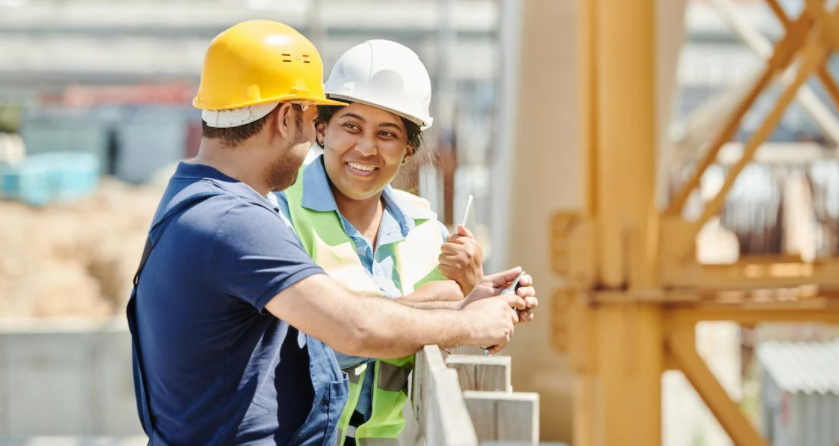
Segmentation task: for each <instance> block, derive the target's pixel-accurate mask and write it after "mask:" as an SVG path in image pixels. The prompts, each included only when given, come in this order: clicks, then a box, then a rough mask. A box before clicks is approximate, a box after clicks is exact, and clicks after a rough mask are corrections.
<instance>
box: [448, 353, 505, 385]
mask: <svg viewBox="0 0 839 446" xmlns="http://www.w3.org/2000/svg"><path fill="white" fill-rule="evenodd" d="M446 365H448V366H449V367H451V368H453V369H455V370H456V371H457V376H458V379H459V380H460V389H461V390H485V391H501V392H510V391H512V386H511V384H510V368H511V362H510V357H509V356H472V355H451V356H449V357H448V358H446Z"/></svg>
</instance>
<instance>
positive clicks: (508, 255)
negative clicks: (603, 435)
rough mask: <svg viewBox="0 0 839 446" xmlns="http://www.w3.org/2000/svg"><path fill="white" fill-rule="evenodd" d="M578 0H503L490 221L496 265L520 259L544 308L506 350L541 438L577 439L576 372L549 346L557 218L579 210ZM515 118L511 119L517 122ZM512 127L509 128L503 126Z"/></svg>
mask: <svg viewBox="0 0 839 446" xmlns="http://www.w3.org/2000/svg"><path fill="white" fill-rule="evenodd" d="M579 4H580V2H576V1H537V0H529V1H522V2H519V1H516V0H509V1H505V2H504V5H505V6H506V7H507V10H502V17H503V19H502V31H501V32H502V35H503V37H502V40H501V41H502V45H503V55H502V70H504V71H503V76H502V78H503V79H504V87H503V91H502V101H503V104H502V107H501V109H500V113H501V119H500V120H501V122H500V123H499V127H501V128H502V131H501V134H500V135H499V139H500V144H501V145H502V147H500V148H499V153H498V155H497V159H496V160H495V165H494V172H493V176H492V177H493V186H494V187H496V188H497V189H496V190H495V191H494V192H493V194H494V196H495V197H497V201H498V202H504V201H506V202H507V203H509V204H508V205H507V206H497V209H496V211H497V213H496V215H494V216H493V217H494V218H493V221H492V226H491V229H492V233H493V236H494V237H496V238H495V239H494V241H493V249H494V253H493V259H503V262H500V263H497V264H493V265H492V266H490V267H489V269H488V270H491V271H496V270H499V269H501V268H504V267H512V266H516V265H521V266H522V267H524V269H525V270H527V271H528V272H529V273H530V274H531V275H533V277H534V280H535V281H536V289H537V294H539V297H540V301H539V302H540V304H539V305H540V306H539V310H538V312H537V314H536V318H535V320H534V322H533V323H531V324H530V325H529V326H522V327H519V328H518V329H517V330H516V334H515V337H514V338H513V341H512V342H511V343H510V345H509V347H508V348H507V349H506V350H505V352H504V354H509V355H510V356H512V358H513V374H512V379H513V389H514V390H515V391H517V392H538V393H539V394H540V395H539V396H540V410H539V413H540V433H541V440H542V441H565V442H569V441H570V440H571V420H572V417H571V415H572V413H573V404H572V389H573V375H572V373H571V370H570V365H569V362H568V359H567V357H565V356H563V355H560V354H558V353H557V352H556V351H555V350H553V348H552V347H551V343H550V340H551V324H550V314H551V309H550V308H551V304H552V302H551V295H552V294H553V292H554V291H555V290H556V289H557V288H558V287H559V285H560V283H559V280H558V278H557V277H556V276H555V275H554V274H553V273H552V272H551V270H550V248H551V247H550V243H548V242H547V241H548V240H550V232H549V223H550V218H551V215H552V214H553V213H554V212H556V211H559V210H581V209H582V207H583V200H584V195H583V194H584V189H583V187H584V181H585V177H584V174H583V170H584V164H583V163H584V161H585V159H584V153H583V151H582V150H580V146H581V142H580V133H581V130H580V128H581V127H580V126H581V124H582V122H581V119H580V106H579V101H580V96H579V82H578V78H579V76H578V71H579V63H578V58H579V56H578V49H579V39H578V21H579V16H578V8H579ZM509 124H512V125H509ZM504 128H507V130H503V129H504Z"/></svg>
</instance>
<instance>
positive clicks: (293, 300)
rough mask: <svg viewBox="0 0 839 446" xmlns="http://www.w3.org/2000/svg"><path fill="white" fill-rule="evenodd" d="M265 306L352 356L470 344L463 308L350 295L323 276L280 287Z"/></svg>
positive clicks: (468, 318)
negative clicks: (429, 307)
mask: <svg viewBox="0 0 839 446" xmlns="http://www.w3.org/2000/svg"><path fill="white" fill-rule="evenodd" d="M265 308H266V309H267V310H268V311H270V312H271V313H272V314H274V315H275V316H276V317H278V318H279V319H281V320H284V321H286V322H288V323H289V324H290V325H292V326H294V327H296V328H297V329H299V330H300V331H302V332H304V333H306V334H308V335H310V336H314V337H315V338H318V339H320V340H322V341H324V342H325V343H327V344H328V345H330V346H331V347H332V348H334V349H335V350H337V351H339V352H341V353H345V354H348V355H353V356H366V357H371V358H399V357H402V356H407V355H410V354H413V353H415V352H417V351H418V350H420V349H421V348H422V347H423V346H424V345H426V344H441V345H465V344H470V343H471V342H475V340H474V339H475V324H477V322H476V321H473V320H472V317H473V316H471V315H470V314H467V313H466V312H464V311H454V310H445V309H439V310H426V309H419V308H412V307H410V306H408V305H403V304H401V303H398V302H396V301H395V300H394V299H385V298H381V297H374V296H369V295H368V296H365V295H361V294H358V293H353V292H351V291H348V290H347V289H346V288H344V287H343V286H340V285H338V284H337V283H336V282H334V281H333V280H331V279H329V277H327V276H326V275H323V274H317V275H314V276H311V277H308V278H306V279H303V280H301V281H300V282H298V283H296V284H294V285H292V286H290V287H288V288H286V289H285V290H284V291H282V292H281V293H280V294H278V295H277V296H275V297H274V298H273V299H272V300H271V301H270V302H268V304H267V305H266V306H265ZM470 345H471V344H470Z"/></svg>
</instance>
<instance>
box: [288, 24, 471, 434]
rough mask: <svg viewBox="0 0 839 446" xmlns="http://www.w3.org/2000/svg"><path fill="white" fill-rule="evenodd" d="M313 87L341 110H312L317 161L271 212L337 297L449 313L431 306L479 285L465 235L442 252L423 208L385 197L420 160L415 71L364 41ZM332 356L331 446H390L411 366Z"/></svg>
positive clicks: (426, 95)
mask: <svg viewBox="0 0 839 446" xmlns="http://www.w3.org/2000/svg"><path fill="white" fill-rule="evenodd" d="M324 88H325V90H326V93H327V96H328V97H329V98H331V99H333V100H340V101H342V102H346V103H348V105H346V106H323V107H320V108H319V111H318V117H317V119H316V120H315V124H316V130H317V135H316V139H317V142H318V145H319V146H321V147H322V148H323V155H322V156H320V157H318V158H316V159H315V160H314V161H312V162H311V163H310V164H309V165H308V166H305V167H304V168H303V169H302V170H301V173H300V174H299V175H298V180H297V182H296V183H295V184H294V186H292V187H290V188H289V189H287V190H286V191H285V192H284V193H280V194H278V195H277V199H278V203H279V207H280V210H281V212H282V213H283V214H285V216H286V217H287V218H288V220H289V221H290V222H291V224H292V226H293V227H294V229H295V230H296V231H297V234H298V236H299V237H300V241H301V243H302V245H303V247H304V248H305V249H306V250H307V251H308V252H309V255H311V256H312V258H313V259H314V260H315V261H316V262H317V263H318V264H319V265H320V266H321V267H322V268H323V269H324V270H325V271H326V272H327V273H328V274H329V275H330V276H331V277H332V278H333V279H335V280H338V281H339V282H341V283H343V284H344V285H345V286H347V287H349V288H351V289H354V290H356V291H361V292H365V293H373V294H376V295H380V296H383V297H390V298H396V299H399V300H400V301H401V302H407V303H410V304H412V305H441V306H442V305H444V304H446V305H451V304H457V305H459V304H460V302H456V303H453V302H444V303H441V302H439V301H442V300H445V299H449V300H460V299H462V298H463V296H464V295H466V294H468V293H469V292H470V291H471V290H472V288H474V286H475V283H477V282H476V281H477V280H480V279H481V278H482V277H483V267H482V259H481V250H480V247H479V246H478V245H477V243H476V242H475V241H474V238H473V237H472V236H471V234H469V233H468V231H466V230H465V228H464V229H463V231H466V232H465V233H463V234H454V235H452V236H449V241H448V243H445V245H444V242H446V236H447V235H448V232H447V231H446V229H445V227H443V225H442V224H440V222H439V221H438V220H437V216H436V215H435V214H434V213H433V212H431V208H430V205H429V203H428V201H426V200H424V199H422V198H420V197H417V196H414V195H411V194H409V193H407V192H403V191H399V190H396V189H394V188H393V187H391V186H390V183H391V181H393V179H394V178H395V177H396V175H397V173H398V172H399V169H400V168H402V167H403V166H404V165H405V164H407V163H408V162H409V161H410V160H411V158H413V157H414V156H416V155H417V153H422V152H427V151H421V149H422V145H423V138H422V131H423V130H425V129H427V128H429V127H430V126H431V123H432V118H431V116H429V105H430V103H431V80H430V78H429V76H428V72H427V71H426V69H425V66H424V65H423V64H422V62H421V61H420V60H419V57H417V55H416V54H415V53H414V52H413V51H411V50H410V49H408V48H406V47H405V46H402V45H400V44H398V43H395V42H389V41H384V40H372V41H368V42H365V43H363V44H361V45H357V46H355V47H353V48H351V49H350V50H349V51H347V52H346V53H345V54H344V55H343V56H341V58H340V59H339V60H338V62H337V63H336V64H335V67H333V69H332V73H331V74H330V76H329V80H327V82H326V85H325V87H324ZM453 259H458V260H457V261H455V260H453ZM443 265H445V266H446V268H441V266H443ZM452 265H457V266H455V267H452ZM441 271H457V273H456V274H450V275H452V277H447V276H446V275H444V274H442V273H441ZM464 272H468V274H465V273H464ZM454 275H457V276H458V277H454ZM447 278H448V279H452V280H446V279H447ZM429 300H431V302H428V301H429ZM435 300H436V301H435ZM336 353H337V357H338V361H339V363H340V365H341V368H342V369H343V370H344V371H345V372H346V373H347V374H348V375H350V398H349V401H348V404H347V406H346V408H345V409H344V411H343V413H342V415H341V420H340V426H339V429H340V441H339V446H354V445H355V444H356V439H359V440H360V443H367V442H368V441H369V440H371V439H375V441H376V444H382V445H394V446H395V445H398V442H397V436H398V435H399V433H400V432H401V431H402V429H403V428H404V426H405V418H404V417H403V415H402V409H403V407H404V406H405V403H406V401H407V383H408V374H409V373H410V370H411V369H412V367H413V356H409V357H405V358H400V359H393V360H373V359H370V358H358V357H352V356H347V355H343V354H341V353H340V352H336Z"/></svg>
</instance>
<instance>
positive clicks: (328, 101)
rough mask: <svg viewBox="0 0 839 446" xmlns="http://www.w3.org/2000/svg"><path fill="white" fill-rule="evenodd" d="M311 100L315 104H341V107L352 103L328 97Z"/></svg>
mask: <svg viewBox="0 0 839 446" xmlns="http://www.w3.org/2000/svg"><path fill="white" fill-rule="evenodd" d="M311 101H312V102H314V103H315V105H340V106H341V107H343V106H346V105H350V104H348V103H346V102H341V101H335V100H332V99H327V98H324V99H312V100H311Z"/></svg>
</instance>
